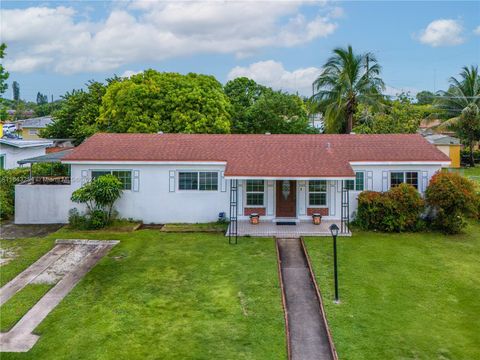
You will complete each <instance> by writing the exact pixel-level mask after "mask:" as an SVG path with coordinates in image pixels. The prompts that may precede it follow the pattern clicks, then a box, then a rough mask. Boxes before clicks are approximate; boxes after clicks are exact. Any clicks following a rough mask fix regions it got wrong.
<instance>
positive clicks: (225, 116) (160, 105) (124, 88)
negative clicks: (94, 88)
mask: <svg viewBox="0 0 480 360" xmlns="http://www.w3.org/2000/svg"><path fill="white" fill-rule="evenodd" d="M98 126H99V128H100V129H101V130H104V131H109V132H147V133H148V132H157V131H163V132H169V133H177V132H183V133H229V132H230V102H229V101H228V98H227V97H226V95H225V94H224V92H223V88H222V85H221V84H220V83H219V82H218V81H217V80H216V79H215V78H214V77H213V76H207V75H199V74H193V73H190V74H187V75H180V74H177V73H160V72H157V71H155V70H146V71H145V72H143V73H140V74H137V75H134V76H132V77H130V78H128V79H124V80H122V81H118V82H115V83H113V84H110V86H109V87H108V89H107V92H106V94H105V95H104V97H103V100H102V106H101V109H100V117H99V124H98Z"/></svg>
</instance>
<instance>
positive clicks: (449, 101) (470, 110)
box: [436, 65, 480, 166]
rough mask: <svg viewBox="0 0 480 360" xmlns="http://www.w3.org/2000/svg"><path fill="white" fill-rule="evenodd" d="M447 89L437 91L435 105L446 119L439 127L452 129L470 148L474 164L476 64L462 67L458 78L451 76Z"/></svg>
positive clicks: (479, 96)
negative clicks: (437, 95)
mask: <svg viewBox="0 0 480 360" xmlns="http://www.w3.org/2000/svg"><path fill="white" fill-rule="evenodd" d="M449 83H450V86H449V88H448V90H447V91H439V97H438V98H437V101H436V106H437V107H438V108H439V109H440V110H442V111H444V113H445V114H446V115H447V117H448V120H446V121H445V122H443V123H442V124H441V125H440V127H439V128H440V129H452V130H454V131H455V132H456V133H457V135H458V136H459V137H460V138H461V139H462V140H463V141H464V142H465V143H466V144H467V145H468V146H469V148H470V165H471V166H475V162H474V159H473V147H474V145H475V143H476V142H477V141H479V140H480V137H479V136H478V133H477V126H478V125H477V124H476V122H478V109H479V108H480V74H479V72H478V66H473V65H472V66H470V67H466V66H465V67H463V68H462V71H461V72H460V79H457V78H455V77H451V78H450V80H449Z"/></svg>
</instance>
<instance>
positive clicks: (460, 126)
mask: <svg viewBox="0 0 480 360" xmlns="http://www.w3.org/2000/svg"><path fill="white" fill-rule="evenodd" d="M454 128H455V129H456V131H457V134H458V136H460V138H461V139H464V141H465V143H466V144H467V145H468V148H469V162H470V166H475V159H474V151H473V148H474V146H475V143H476V142H478V141H479V140H480V111H479V108H478V106H477V104H474V103H471V104H469V105H468V106H467V107H466V108H465V109H463V110H462V113H461V115H460V116H459V118H458V121H457V122H456V124H455V126H454Z"/></svg>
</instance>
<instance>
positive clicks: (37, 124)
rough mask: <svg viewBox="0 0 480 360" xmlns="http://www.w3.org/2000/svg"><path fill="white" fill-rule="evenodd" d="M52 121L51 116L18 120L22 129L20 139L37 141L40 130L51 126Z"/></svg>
mask: <svg viewBox="0 0 480 360" xmlns="http://www.w3.org/2000/svg"><path fill="white" fill-rule="evenodd" d="M52 122H53V119H52V117H51V116H42V117H37V118H31V119H25V120H19V123H20V124H21V128H22V137H23V139H25V140H38V139H41V137H40V136H39V134H40V130H43V129H45V128H46V127H47V125H49V124H51V123H52Z"/></svg>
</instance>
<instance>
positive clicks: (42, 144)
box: [0, 139, 52, 169]
mask: <svg viewBox="0 0 480 360" xmlns="http://www.w3.org/2000/svg"><path fill="white" fill-rule="evenodd" d="M51 145H52V142H51V141H46V140H16V139H15V140H12V139H0V169H13V168H16V167H18V166H19V165H18V161H20V160H23V159H26V158H30V157H34V156H40V155H45V149H46V148H47V147H48V146H51Z"/></svg>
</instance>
